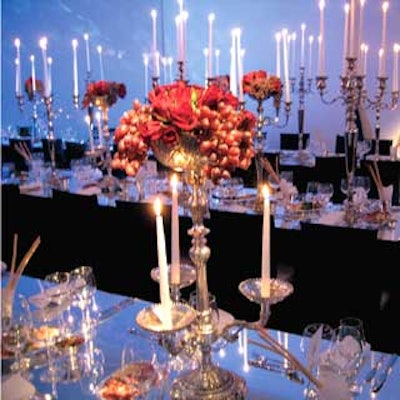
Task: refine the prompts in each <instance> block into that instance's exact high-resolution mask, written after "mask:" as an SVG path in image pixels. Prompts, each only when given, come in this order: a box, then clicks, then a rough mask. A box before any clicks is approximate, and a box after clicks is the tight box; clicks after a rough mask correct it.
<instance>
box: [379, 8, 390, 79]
mask: <svg viewBox="0 0 400 400" xmlns="http://www.w3.org/2000/svg"><path fill="white" fill-rule="evenodd" d="M388 9H389V2H388V1H384V2H383V3H382V43H381V49H383V55H382V61H381V62H382V71H381V72H382V75H379V76H386V36H387V13H388Z"/></svg>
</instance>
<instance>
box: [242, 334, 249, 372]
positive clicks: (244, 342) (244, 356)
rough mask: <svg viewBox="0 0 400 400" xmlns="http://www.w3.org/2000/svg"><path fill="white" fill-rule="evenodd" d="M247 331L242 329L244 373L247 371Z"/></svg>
mask: <svg viewBox="0 0 400 400" xmlns="http://www.w3.org/2000/svg"><path fill="white" fill-rule="evenodd" d="M247 335H248V332H247V329H246V328H244V329H243V370H244V371H245V372H247V371H249V349H248V347H249V340H248V337H247Z"/></svg>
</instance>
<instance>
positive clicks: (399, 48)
mask: <svg viewBox="0 0 400 400" xmlns="http://www.w3.org/2000/svg"><path fill="white" fill-rule="evenodd" d="M399 53H400V44H399V43H395V44H394V45H393V79H392V92H398V91H399Z"/></svg>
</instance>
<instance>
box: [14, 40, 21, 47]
mask: <svg viewBox="0 0 400 400" xmlns="http://www.w3.org/2000/svg"><path fill="white" fill-rule="evenodd" d="M14 45H15V47H17V48H19V46H21V40H20V39H19V38H16V39H15V40H14Z"/></svg>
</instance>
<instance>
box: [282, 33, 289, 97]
mask: <svg viewBox="0 0 400 400" xmlns="http://www.w3.org/2000/svg"><path fill="white" fill-rule="evenodd" d="M287 39H288V31H287V29H283V30H282V42H283V71H284V75H285V85H284V86H285V103H290V83H289V60H288V41H287Z"/></svg>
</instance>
